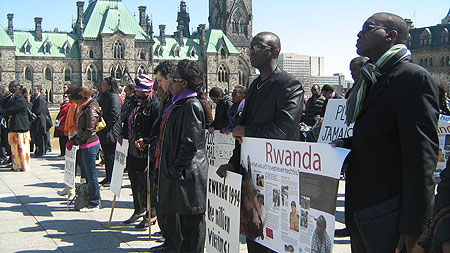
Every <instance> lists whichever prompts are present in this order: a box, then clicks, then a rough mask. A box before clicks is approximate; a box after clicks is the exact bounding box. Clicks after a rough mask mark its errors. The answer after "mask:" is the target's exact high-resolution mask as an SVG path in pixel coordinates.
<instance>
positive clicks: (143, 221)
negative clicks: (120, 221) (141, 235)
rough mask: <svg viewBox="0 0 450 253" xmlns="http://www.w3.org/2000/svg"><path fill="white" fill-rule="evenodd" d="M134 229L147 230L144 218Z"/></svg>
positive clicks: (146, 222)
mask: <svg viewBox="0 0 450 253" xmlns="http://www.w3.org/2000/svg"><path fill="white" fill-rule="evenodd" d="M134 227H135V228H138V229H142V228H147V227H148V220H147V219H146V218H144V219H143V220H142V221H141V222H140V223H139V224H137V225H136V226H134Z"/></svg>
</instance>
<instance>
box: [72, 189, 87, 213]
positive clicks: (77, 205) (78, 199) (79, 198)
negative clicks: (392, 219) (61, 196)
mask: <svg viewBox="0 0 450 253" xmlns="http://www.w3.org/2000/svg"><path fill="white" fill-rule="evenodd" d="M72 202H74V210H77V211H79V210H80V209H81V208H84V207H87V206H88V204H89V185H88V184H87V183H84V184H80V185H77V186H76V187H75V197H74V198H73V200H72Z"/></svg>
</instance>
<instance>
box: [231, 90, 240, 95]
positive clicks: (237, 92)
mask: <svg viewBox="0 0 450 253" xmlns="http://www.w3.org/2000/svg"><path fill="white" fill-rule="evenodd" d="M237 94H242V91H233V92H232V93H231V95H237Z"/></svg>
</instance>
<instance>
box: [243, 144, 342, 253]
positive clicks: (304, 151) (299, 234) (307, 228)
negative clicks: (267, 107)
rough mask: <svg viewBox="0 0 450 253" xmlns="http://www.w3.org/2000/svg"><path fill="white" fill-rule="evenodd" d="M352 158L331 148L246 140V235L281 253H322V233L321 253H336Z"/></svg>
mask: <svg viewBox="0 0 450 253" xmlns="http://www.w3.org/2000/svg"><path fill="white" fill-rule="evenodd" d="M348 152H349V150H346V149H342V148H333V147H331V145H329V144H320V143H305V142H295V141H282V140H269V139H257V138H244V142H243V144H242V146H241V165H242V166H243V167H244V169H245V171H247V173H244V175H243V179H242V190H241V191H242V196H241V202H242V209H241V226H240V228H241V234H243V235H245V236H246V237H248V238H250V239H252V240H254V241H256V242H258V243H260V244H262V245H264V246H266V247H268V248H270V249H272V250H274V251H276V252H318V251H317V246H318V239H317V238H318V234H319V233H323V235H322V237H323V238H324V239H323V240H324V241H323V244H321V245H320V246H319V247H322V251H320V252H331V251H332V248H333V238H334V221H335V217H334V215H335V212H336V197H337V188H338V183H339V177H340V171H341V167H342V163H343V162H344V159H345V157H346V156H347V154H348ZM319 224H321V225H320V226H321V227H322V228H324V230H322V231H324V232H318V229H317V228H318V226H319ZM314 249H315V250H316V251H314Z"/></svg>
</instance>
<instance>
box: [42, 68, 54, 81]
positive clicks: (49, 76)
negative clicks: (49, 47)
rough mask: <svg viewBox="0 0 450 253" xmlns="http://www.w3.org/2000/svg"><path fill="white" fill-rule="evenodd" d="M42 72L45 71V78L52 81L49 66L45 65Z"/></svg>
mask: <svg viewBox="0 0 450 253" xmlns="http://www.w3.org/2000/svg"><path fill="white" fill-rule="evenodd" d="M44 72H45V73H44V74H45V79H46V80H49V81H52V80H53V74H52V70H51V69H50V67H46V68H45V71H44Z"/></svg>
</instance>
